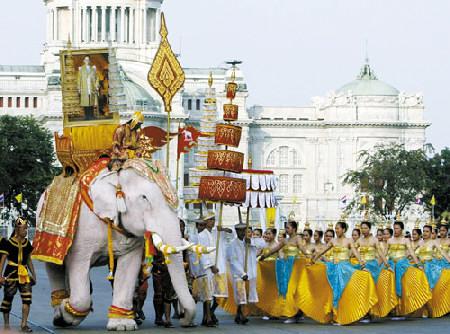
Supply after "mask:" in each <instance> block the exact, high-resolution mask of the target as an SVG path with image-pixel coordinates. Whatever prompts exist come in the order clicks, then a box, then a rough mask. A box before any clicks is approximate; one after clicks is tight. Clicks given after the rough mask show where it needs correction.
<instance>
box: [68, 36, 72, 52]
mask: <svg viewBox="0 0 450 334" xmlns="http://www.w3.org/2000/svg"><path fill="white" fill-rule="evenodd" d="M67 49H69V50H70V49H72V41H71V40H70V34H69V35H68V37H67Z"/></svg>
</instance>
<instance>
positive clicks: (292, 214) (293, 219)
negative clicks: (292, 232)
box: [288, 211, 295, 222]
mask: <svg viewBox="0 0 450 334" xmlns="http://www.w3.org/2000/svg"><path fill="white" fill-rule="evenodd" d="M293 221H295V212H294V211H291V212H289V215H288V222H293Z"/></svg>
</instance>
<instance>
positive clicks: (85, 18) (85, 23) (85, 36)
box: [83, 7, 89, 42]
mask: <svg viewBox="0 0 450 334" xmlns="http://www.w3.org/2000/svg"><path fill="white" fill-rule="evenodd" d="M87 15H88V10H87V7H84V9H83V41H84V42H88V36H89V27H88V22H89V21H88V16H87Z"/></svg>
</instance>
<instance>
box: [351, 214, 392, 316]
mask: <svg viewBox="0 0 450 334" xmlns="http://www.w3.org/2000/svg"><path fill="white" fill-rule="evenodd" d="M371 228H372V224H371V223H370V222H368V221H363V222H361V238H360V239H359V240H358V242H357V243H356V245H355V246H356V247H357V248H358V251H359V254H360V256H361V259H362V260H363V261H364V262H365V263H366V265H365V268H364V270H367V271H368V272H370V273H371V274H372V278H373V280H374V282H375V287H376V290H377V296H378V303H377V304H376V305H375V306H374V307H373V308H372V310H371V311H370V313H371V315H373V316H375V317H377V318H383V317H385V316H387V315H388V314H389V312H391V311H392V310H393V309H394V308H395V306H397V303H398V301H397V296H396V294H395V276H394V272H393V271H392V270H389V265H388V263H387V260H386V258H385V257H384V254H383V249H382V248H380V243H379V242H378V239H377V238H375V237H373V236H371V235H370V230H371Z"/></svg>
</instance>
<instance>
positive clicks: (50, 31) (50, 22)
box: [47, 10, 52, 43]
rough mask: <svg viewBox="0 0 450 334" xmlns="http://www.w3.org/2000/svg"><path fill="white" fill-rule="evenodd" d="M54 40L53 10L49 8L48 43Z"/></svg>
mask: <svg viewBox="0 0 450 334" xmlns="http://www.w3.org/2000/svg"><path fill="white" fill-rule="evenodd" d="M51 40H52V11H51V10H47V43H48V42H50V41H51Z"/></svg>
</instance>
